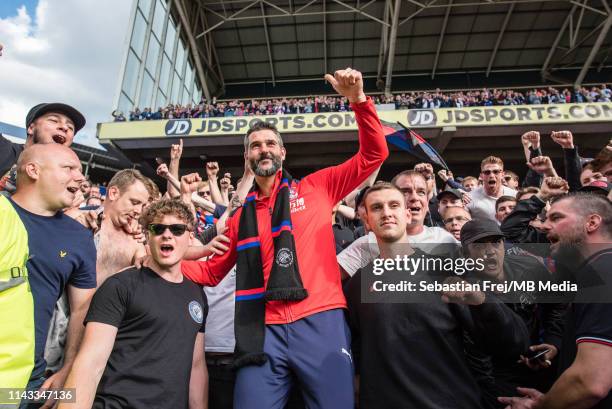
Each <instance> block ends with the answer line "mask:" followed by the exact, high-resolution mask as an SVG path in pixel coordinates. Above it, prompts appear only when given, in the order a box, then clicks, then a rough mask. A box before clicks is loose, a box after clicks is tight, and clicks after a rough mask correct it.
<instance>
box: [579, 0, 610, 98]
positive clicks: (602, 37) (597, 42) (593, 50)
mask: <svg viewBox="0 0 612 409" xmlns="http://www.w3.org/2000/svg"><path fill="white" fill-rule="evenodd" d="M603 1H606V0H603ZM611 26H612V14H610V15H609V16H608V18H606V22H605V24H604V26H603V27H602V29H601V31H600V32H599V35H598V36H597V40H595V44H593V48H591V52H590V53H589V56H588V57H587V59H586V61H585V62H584V65H583V66H582V69H581V70H580V73H579V74H578V77H576V81H574V87H578V86H580V85H582V80H584V77H585V76H586V74H587V71H588V70H589V68H590V67H591V64H593V60H594V59H595V56H596V55H597V53H598V52H599V49H600V48H601V45H602V44H603V42H604V41H605V39H606V36H607V35H608V31H610V27H611Z"/></svg>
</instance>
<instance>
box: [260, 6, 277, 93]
mask: <svg viewBox="0 0 612 409" xmlns="http://www.w3.org/2000/svg"><path fill="white" fill-rule="evenodd" d="M259 6H260V7H261V17H262V18H263V29H264V34H265V36H266V46H267V47H268V60H269V61H270V75H271V76H272V86H273V87H275V86H276V76H275V75H274V60H273V59H272V47H270V34H269V33H268V22H267V21H266V9H265V7H264V2H263V1H261V2H259Z"/></svg>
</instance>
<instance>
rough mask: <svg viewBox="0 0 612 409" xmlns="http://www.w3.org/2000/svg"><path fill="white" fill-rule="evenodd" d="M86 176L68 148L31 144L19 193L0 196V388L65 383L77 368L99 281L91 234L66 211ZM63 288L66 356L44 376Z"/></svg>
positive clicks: (21, 167) (22, 168)
mask: <svg viewBox="0 0 612 409" xmlns="http://www.w3.org/2000/svg"><path fill="white" fill-rule="evenodd" d="M83 179H84V178H83V174H82V173H81V163H80V161H79V159H78V157H77V156H76V154H75V153H74V152H73V151H72V150H71V149H70V148H68V147H66V146H63V145H60V144H55V143H52V144H45V145H32V146H31V147H28V148H27V149H25V150H24V151H23V153H22V154H21V156H20V157H19V160H18V162H17V190H16V192H15V194H14V195H13V196H12V197H11V198H8V197H6V196H0V233H1V234H2V237H3V239H2V240H1V241H0V255H1V256H0V311H2V314H1V315H0V328H2V331H0V387H3V388H27V389H28V390H37V389H39V388H41V387H44V388H61V387H62V386H63V384H64V381H65V379H66V376H67V375H68V372H69V371H70V368H71V366H72V362H73V360H74V357H75V355H76V351H77V347H78V344H79V342H80V340H81V338H82V335H83V329H84V327H83V324H82V323H83V319H84V317H85V313H86V312H87V308H88V307H89V302H90V299H91V297H92V295H93V293H94V291H95V287H96V270H95V266H96V250H95V247H94V243H93V237H92V234H91V232H90V231H89V230H87V229H85V228H84V227H83V226H82V225H80V224H79V223H78V222H76V221H75V220H73V219H72V218H70V217H68V216H66V215H65V214H64V213H63V212H62V209H64V208H66V207H68V206H70V205H71V204H72V202H73V200H74V198H75V194H76V193H77V192H78V191H79V185H80V183H81V182H82V181H83ZM64 289H65V290H66V293H67V294H68V298H69V300H70V310H71V319H70V322H69V324H68V340H67V343H66V347H65V361H64V365H63V367H62V368H61V369H60V370H59V371H58V372H56V373H55V374H54V375H53V376H51V377H49V378H48V379H47V380H46V381H44V378H43V374H44V372H45V365H46V364H45V360H44V359H43V354H44V346H45V341H46V338H47V332H48V329H49V322H50V320H51V315H52V313H53V310H54V306H55V303H56V301H57V300H58V299H59V297H60V295H61V294H62V291H64ZM43 381H44V382H43ZM19 407H20V408H38V407H41V404H39V403H28V402H25V401H22V402H21V405H20V406H19ZM44 407H50V406H46V405H45V406H44Z"/></svg>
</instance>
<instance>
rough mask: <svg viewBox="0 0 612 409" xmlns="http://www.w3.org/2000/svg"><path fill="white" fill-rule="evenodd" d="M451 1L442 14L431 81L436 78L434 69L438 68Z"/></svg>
mask: <svg viewBox="0 0 612 409" xmlns="http://www.w3.org/2000/svg"><path fill="white" fill-rule="evenodd" d="M452 5H453V0H448V7H447V8H446V13H444V20H443V21H442V29H441V30H440V37H438V47H437V48H436V56H435V57H434V63H433V68H432V70H431V79H432V80H433V79H434V77H435V76H436V69H437V68H438V60H439V59H440V50H441V49H442V43H443V42H444V33H446V26H447V25H448V16H449V15H450V12H451V6H452Z"/></svg>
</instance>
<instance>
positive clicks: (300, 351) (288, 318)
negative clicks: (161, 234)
mask: <svg viewBox="0 0 612 409" xmlns="http://www.w3.org/2000/svg"><path fill="white" fill-rule="evenodd" d="M325 78H326V80H327V81H328V82H329V83H331V84H332V86H333V87H334V89H335V90H336V91H337V92H338V93H340V94H342V95H343V96H345V97H347V98H348V100H349V101H350V102H351V107H352V109H353V111H354V112H355V119H356V121H357V125H358V128H359V152H358V153H357V154H356V155H355V156H353V157H352V158H351V159H349V160H348V161H347V162H345V163H343V164H340V165H338V166H334V167H330V168H326V169H322V170H320V171H318V172H315V173H313V174H311V175H309V176H306V177H305V178H304V179H302V180H300V181H299V182H296V181H294V180H292V178H291V176H290V175H289V174H288V173H287V171H286V170H285V169H283V168H282V164H283V161H284V160H285V156H286V150H285V147H284V146H283V141H282V139H281V137H280V134H279V133H278V131H277V130H276V127H274V126H273V125H270V124H268V123H265V122H257V123H256V124H254V125H253V126H252V127H251V128H250V129H249V131H248V132H247V134H246V136H245V139H244V148H245V152H244V157H245V159H246V160H248V161H249V163H250V166H251V168H252V169H253V171H254V173H255V185H254V186H253V189H252V191H251V192H250V193H249V194H248V195H247V197H246V200H245V203H244V205H243V206H242V207H241V208H239V209H238V210H237V211H236V212H235V213H234V214H233V216H232V217H230V219H229V220H228V221H227V225H228V231H227V233H226V234H227V236H229V237H230V239H231V248H230V250H229V251H228V252H226V253H225V254H224V255H222V256H220V257H214V258H213V259H212V260H210V261H206V262H198V261H185V262H183V273H184V274H185V275H186V276H187V277H188V278H190V279H192V280H194V281H195V282H197V283H200V284H203V285H209V286H210V285H216V284H218V283H219V281H221V279H223V277H224V276H225V275H226V274H227V273H228V272H229V271H230V270H231V268H232V267H233V265H234V264H235V263H236V262H237V272H236V293H235V296H236V298H235V299H236V313H235V323H234V331H235V334H236V347H235V353H234V358H235V360H234V366H236V367H237V368H238V371H237V373H236V386H235V390H234V407H235V408H237V409H243V408H271V409H274V408H282V407H283V406H284V405H285V403H286V402H287V398H288V395H289V391H290V389H291V386H292V384H293V383H294V380H295V379H297V381H298V383H299V386H300V387H301V389H302V393H303V395H304V400H305V401H306V405H307V407H310V408H339V409H342V408H346V409H349V408H351V409H352V408H353V407H354V394H353V366H352V357H351V355H350V352H349V350H350V332H349V329H348V326H347V324H346V321H345V318H344V311H343V309H344V308H346V300H345V298H344V295H343V293H342V287H341V282H340V272H339V271H338V265H337V263H336V259H335V251H334V250H335V246H334V235H333V232H332V226H331V224H330V223H329V215H330V214H331V211H332V208H333V207H334V205H335V204H336V203H338V202H339V201H340V200H341V199H342V198H343V197H345V196H346V195H347V194H348V193H350V192H351V191H353V190H354V189H355V188H356V187H357V186H359V184H360V183H361V182H363V181H364V180H366V179H367V178H368V176H369V175H370V174H371V173H372V172H373V171H374V170H375V169H376V168H378V167H379V166H380V165H381V164H382V162H383V161H384V160H385V158H386V157H387V156H388V149H387V144H386V141H385V137H384V134H383V132H382V127H381V125H380V121H379V120H378V117H377V115H376V110H375V109H374V104H373V102H372V100H371V99H369V98H367V97H366V96H365V94H364V92H363V81H362V77H361V73H360V72H358V71H355V70H353V69H350V68H347V69H346V70H341V71H336V72H335V74H334V76H331V75H329V74H328V75H326V77H325ZM191 183H193V184H197V183H198V181H197V178H194V179H193V180H192V181H191ZM264 296H265V299H264Z"/></svg>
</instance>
